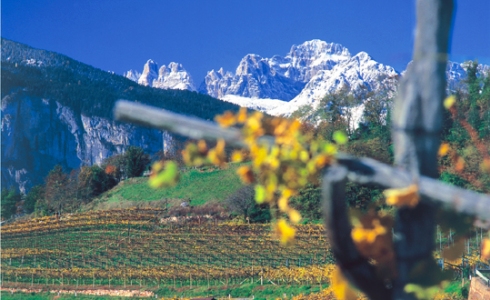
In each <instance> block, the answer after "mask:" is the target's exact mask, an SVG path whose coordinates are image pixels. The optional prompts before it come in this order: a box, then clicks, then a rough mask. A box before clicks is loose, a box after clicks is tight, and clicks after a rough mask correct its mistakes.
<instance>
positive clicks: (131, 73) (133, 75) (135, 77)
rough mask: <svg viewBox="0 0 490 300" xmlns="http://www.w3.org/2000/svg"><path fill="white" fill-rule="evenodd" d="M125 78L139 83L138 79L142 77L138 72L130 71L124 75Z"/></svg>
mask: <svg viewBox="0 0 490 300" xmlns="http://www.w3.org/2000/svg"><path fill="white" fill-rule="evenodd" d="M123 76H124V77H126V78H128V79H131V80H132V81H136V82H138V79H139V78H140V76H141V73H140V72H138V71H136V70H129V71H127V72H126V73H124V74H123Z"/></svg>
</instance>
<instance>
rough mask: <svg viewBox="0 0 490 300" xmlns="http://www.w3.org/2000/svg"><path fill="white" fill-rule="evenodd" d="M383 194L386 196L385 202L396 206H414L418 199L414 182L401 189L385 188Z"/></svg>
mask: <svg viewBox="0 0 490 300" xmlns="http://www.w3.org/2000/svg"><path fill="white" fill-rule="evenodd" d="M383 194H384V196H385V197H386V204H388V205H393V206H397V207H403V206H408V207H415V206H417V204H418V203H419V200H420V198H419V194H418V186H417V185H416V184H412V185H410V186H408V187H406V188H401V189H387V190H384V191H383Z"/></svg>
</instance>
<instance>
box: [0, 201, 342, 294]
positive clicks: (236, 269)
mask: <svg viewBox="0 0 490 300" xmlns="http://www.w3.org/2000/svg"><path fill="white" fill-rule="evenodd" d="M162 215H163V211H162V210H158V209H127V210H112V211H98V212H91V213H84V214H76V215H66V216H62V217H61V218H57V217H43V218H36V219H30V220H25V221H20V222H15V223H12V224H8V225H4V226H2V273H1V274H2V283H9V282H17V283H19V282H21V283H27V284H45V285H76V286H79V285H81V286H101V285H103V286H109V287H110V286H121V287H126V286H145V287H160V286H163V285H167V286H173V287H179V286H180V287H183V286H187V287H192V286H197V285H203V286H206V285H207V286H216V285H231V284H240V283H243V282H247V283H254V282H255V283H260V284H270V283H273V284H320V285H321V284H322V283H323V284H325V283H328V276H329V274H330V272H331V271H332V267H331V266H332V263H333V259H332V257H331V255H330V253H329V251H328V243H327V241H326V240H325V234H324V232H323V230H324V229H323V227H322V226H320V225H303V226H299V227H298V229H297V230H298V231H297V239H296V241H295V243H294V244H292V245H291V246H288V247H284V246H282V245H280V243H278V241H277V238H275V237H274V236H273V235H272V234H271V231H270V225H226V224H223V223H217V222H213V221H207V222H203V223H201V224H198V223H194V222H189V221H185V220H184V219H182V220H180V219H176V220H174V221H172V222H171V221H169V220H168V219H165V218H162V217H161V216H162ZM327 265H328V266H329V267H325V266H327Z"/></svg>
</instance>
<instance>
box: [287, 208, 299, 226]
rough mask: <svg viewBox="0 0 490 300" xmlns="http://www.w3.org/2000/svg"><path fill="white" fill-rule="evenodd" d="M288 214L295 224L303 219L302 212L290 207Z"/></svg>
mask: <svg viewBox="0 0 490 300" xmlns="http://www.w3.org/2000/svg"><path fill="white" fill-rule="evenodd" d="M288 215H289V220H291V222H293V223H294V224H298V222H299V221H301V214H300V213H299V211H297V210H295V209H290V210H289V211H288Z"/></svg>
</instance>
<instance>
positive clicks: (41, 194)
mask: <svg viewBox="0 0 490 300" xmlns="http://www.w3.org/2000/svg"><path fill="white" fill-rule="evenodd" d="M150 161H151V159H150V155H149V154H147V153H145V152H144V151H143V149H141V148H139V147H135V146H130V147H129V148H128V149H127V150H126V151H125V152H124V153H121V154H116V155H113V156H111V157H109V158H107V159H105V160H104V161H103V162H102V164H101V165H100V166H99V165H93V166H83V167H81V168H80V169H77V170H71V171H70V172H65V170H63V168H62V166H60V165H56V166H55V167H54V168H53V169H52V170H51V171H50V172H49V174H48V175H47V176H46V178H45V180H44V184H41V185H36V186H34V187H32V188H31V189H30V190H29V192H28V193H27V194H26V195H21V194H20V193H19V192H17V191H16V190H15V189H13V188H11V189H2V200H1V202H2V203H1V206H2V208H1V209H2V218H3V219H9V218H11V217H12V216H14V215H16V214H22V213H28V214H29V213H36V214H38V215H53V214H61V213H63V212H66V211H74V210H77V209H78V208H79V207H80V206H81V205H82V204H87V203H89V202H91V201H92V200H93V199H94V198H95V197H97V196H99V195H100V194H102V193H104V192H105V191H108V190H110V189H111V188H113V187H114V186H115V185H117V184H118V183H119V182H120V181H121V180H123V179H127V178H131V177H138V176H141V175H142V174H143V172H144V171H145V170H147V169H148V166H149V164H150Z"/></svg>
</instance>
